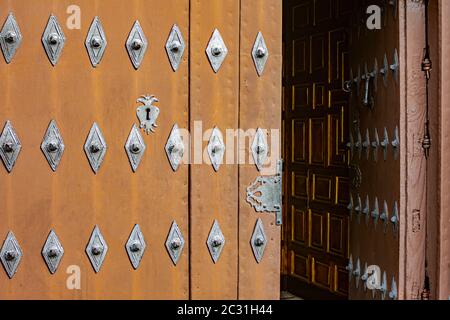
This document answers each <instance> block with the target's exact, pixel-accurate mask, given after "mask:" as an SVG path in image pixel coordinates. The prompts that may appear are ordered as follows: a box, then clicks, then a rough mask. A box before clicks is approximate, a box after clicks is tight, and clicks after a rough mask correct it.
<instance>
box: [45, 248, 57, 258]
mask: <svg viewBox="0 0 450 320" xmlns="http://www.w3.org/2000/svg"><path fill="white" fill-rule="evenodd" d="M59 254H60V250H59V248H58V247H57V246H51V247H50V248H49V249H48V250H47V257H49V258H56V257H58V256H59Z"/></svg>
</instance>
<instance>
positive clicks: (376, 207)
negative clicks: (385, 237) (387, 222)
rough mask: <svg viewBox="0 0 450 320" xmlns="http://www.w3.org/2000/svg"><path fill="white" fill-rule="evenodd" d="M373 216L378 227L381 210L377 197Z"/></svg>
mask: <svg viewBox="0 0 450 320" xmlns="http://www.w3.org/2000/svg"><path fill="white" fill-rule="evenodd" d="M371 215H372V219H373V222H374V224H375V226H376V225H377V223H378V219H379V218H380V209H379V205H378V198H377V197H375V201H374V202H373V210H372V213H371Z"/></svg>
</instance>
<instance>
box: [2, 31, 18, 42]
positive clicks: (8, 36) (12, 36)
mask: <svg viewBox="0 0 450 320" xmlns="http://www.w3.org/2000/svg"><path fill="white" fill-rule="evenodd" d="M5 41H6V42H7V43H9V44H13V43H15V42H16V41H17V34H16V33H15V32H14V31H8V32H7V33H6V35H5Z"/></svg>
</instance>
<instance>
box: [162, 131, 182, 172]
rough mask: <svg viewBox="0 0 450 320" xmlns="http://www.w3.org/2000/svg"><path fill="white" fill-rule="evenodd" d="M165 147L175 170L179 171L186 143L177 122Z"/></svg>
mask: <svg viewBox="0 0 450 320" xmlns="http://www.w3.org/2000/svg"><path fill="white" fill-rule="evenodd" d="M165 149H166V154H167V157H168V158H169V162H170V165H171V166H172V169H173V171H177V170H178V167H179V165H180V163H181V161H182V160H183V156H184V143H183V139H181V135H180V131H179V129H178V125H177V124H175V125H174V126H173V128H172V131H171V133H170V136H169V139H168V140H167V143H166V147H165Z"/></svg>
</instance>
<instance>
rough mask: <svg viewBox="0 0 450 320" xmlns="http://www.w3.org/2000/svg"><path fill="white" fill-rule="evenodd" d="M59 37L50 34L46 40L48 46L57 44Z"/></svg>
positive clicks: (55, 34)
mask: <svg viewBox="0 0 450 320" xmlns="http://www.w3.org/2000/svg"><path fill="white" fill-rule="evenodd" d="M59 39H60V38H59V35H58V34H57V33H50V34H49V36H48V38H47V42H48V44H50V45H52V46H55V45H57V44H58V42H59Z"/></svg>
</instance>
